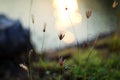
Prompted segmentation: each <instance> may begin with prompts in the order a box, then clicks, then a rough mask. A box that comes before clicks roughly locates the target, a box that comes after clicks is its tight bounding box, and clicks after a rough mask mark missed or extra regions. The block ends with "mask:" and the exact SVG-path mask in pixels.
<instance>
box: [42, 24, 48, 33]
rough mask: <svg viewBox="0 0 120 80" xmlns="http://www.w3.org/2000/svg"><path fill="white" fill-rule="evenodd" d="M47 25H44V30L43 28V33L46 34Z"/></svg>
mask: <svg viewBox="0 0 120 80" xmlns="http://www.w3.org/2000/svg"><path fill="white" fill-rule="evenodd" d="M46 25H47V24H46V23H45V24H44V28H43V32H45V31H46Z"/></svg>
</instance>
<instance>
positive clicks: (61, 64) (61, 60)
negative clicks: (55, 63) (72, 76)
mask: <svg viewBox="0 0 120 80" xmlns="http://www.w3.org/2000/svg"><path fill="white" fill-rule="evenodd" d="M64 63H65V60H64V59H63V57H61V56H60V57H59V66H61V67H62V66H63V65H64Z"/></svg>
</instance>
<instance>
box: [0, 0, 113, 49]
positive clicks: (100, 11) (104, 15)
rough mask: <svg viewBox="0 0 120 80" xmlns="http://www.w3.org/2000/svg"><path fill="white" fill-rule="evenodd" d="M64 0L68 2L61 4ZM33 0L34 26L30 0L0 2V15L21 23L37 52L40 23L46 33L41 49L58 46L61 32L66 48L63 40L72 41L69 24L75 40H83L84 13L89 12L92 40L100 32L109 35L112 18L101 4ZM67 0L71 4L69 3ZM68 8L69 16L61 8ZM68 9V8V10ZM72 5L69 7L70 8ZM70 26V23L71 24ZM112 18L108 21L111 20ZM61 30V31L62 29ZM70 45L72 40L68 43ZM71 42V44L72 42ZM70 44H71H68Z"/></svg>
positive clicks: (3, 0)
mask: <svg viewBox="0 0 120 80" xmlns="http://www.w3.org/2000/svg"><path fill="white" fill-rule="evenodd" d="M65 1H68V3H65ZM65 1H64V0H33V4H32V8H31V14H32V15H34V20H35V24H34V25H33V24H32V23H31V24H30V26H29V8H30V0H0V13H4V14H6V15H7V16H9V17H10V18H13V19H19V20H21V22H22V24H23V25H24V27H25V28H30V29H31V31H32V37H31V38H32V42H33V44H34V45H35V47H36V49H37V51H41V42H42V38H43V33H42V29H43V26H44V23H47V31H46V38H45V45H44V46H45V49H53V48H55V47H58V45H59V39H58V33H59V32H60V30H61V27H62V29H63V30H64V31H65V32H66V34H68V35H66V37H65V39H66V40H64V41H63V42H62V44H61V46H65V45H69V44H68V43H66V42H65V41H70V40H72V39H73V38H74V33H73V30H72V27H71V26H72V24H73V26H74V29H75V32H76V34H77V38H78V39H79V41H80V42H82V41H83V40H85V39H86V32H87V29H86V26H87V19H86V16H85V12H86V10H89V9H90V10H92V16H91V17H90V19H89V21H88V34H89V36H88V37H95V36H96V35H97V34H99V33H101V32H109V31H111V30H113V29H111V28H114V27H113V26H115V17H114V16H113V15H111V14H109V11H106V10H105V9H104V5H103V4H100V3H98V2H97V1H96V0H94V2H92V4H91V2H89V1H87V4H89V6H86V2H85V0H78V1H77V2H75V1H76V0H65ZM69 1H71V2H72V1H73V2H72V3H71V2H69ZM66 4H67V7H68V10H71V11H69V13H67V12H65V10H63V9H64V7H65V6H66ZM69 6H70V7H69ZM71 6H72V7H71ZM69 18H70V19H71V21H72V24H71V21H70V19H69ZM111 19H112V21H111ZM63 27H64V28H63ZM71 42H72V41H71ZM74 42H75V41H74ZM71 44H72V43H71Z"/></svg>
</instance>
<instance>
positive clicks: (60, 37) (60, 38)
mask: <svg viewBox="0 0 120 80" xmlns="http://www.w3.org/2000/svg"><path fill="white" fill-rule="evenodd" d="M58 37H59V40H62V39H63V38H64V37H65V34H64V33H62V32H61V33H60V34H59V35H58Z"/></svg>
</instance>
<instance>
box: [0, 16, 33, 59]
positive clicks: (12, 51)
mask: <svg viewBox="0 0 120 80" xmlns="http://www.w3.org/2000/svg"><path fill="white" fill-rule="evenodd" d="M30 47H32V46H31V43H30V31H29V30H27V29H24V28H23V26H22V25H21V23H20V21H19V20H12V19H9V18H7V17H6V16H4V15H0V59H7V58H11V57H12V58H13V57H16V56H17V55H20V54H21V53H26V52H27V49H30Z"/></svg>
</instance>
